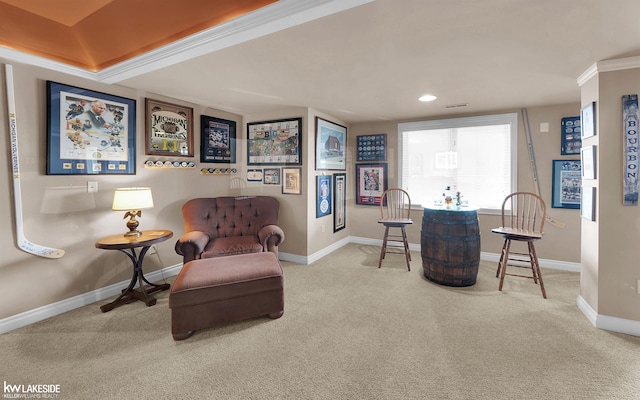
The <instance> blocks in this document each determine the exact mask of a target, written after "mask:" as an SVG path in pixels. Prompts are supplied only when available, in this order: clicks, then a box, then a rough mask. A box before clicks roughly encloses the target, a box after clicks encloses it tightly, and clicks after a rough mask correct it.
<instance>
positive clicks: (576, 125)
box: [560, 117, 582, 156]
mask: <svg viewBox="0 0 640 400" xmlns="http://www.w3.org/2000/svg"><path fill="white" fill-rule="evenodd" d="M560 128H561V130H562V133H561V135H562V136H561V141H562V145H561V147H560V154H562V155H563V156H564V155H571V154H580V148H581V147H582V126H581V125H580V117H565V118H562V120H561V122H560Z"/></svg>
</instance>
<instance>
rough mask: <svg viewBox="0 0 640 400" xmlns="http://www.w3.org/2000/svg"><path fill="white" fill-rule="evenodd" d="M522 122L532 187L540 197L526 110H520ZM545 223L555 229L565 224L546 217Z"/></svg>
mask: <svg viewBox="0 0 640 400" xmlns="http://www.w3.org/2000/svg"><path fill="white" fill-rule="evenodd" d="M522 122H523V123H524V134H525V136H526V138H527V147H528V148H529V163H530V164H531V173H532V174H533V184H534V185H533V186H534V188H535V191H536V194H537V195H538V196H540V181H538V167H536V155H535V153H534V152H533V138H532V137H531V127H530V126H529V113H528V112H527V109H526V108H523V109H522ZM544 220H545V221H546V222H548V223H550V224H551V225H553V226H555V227H556V228H561V229H562V228H564V226H565V224H564V222H562V221H558V220H557V219H555V218H553V217H550V216H549V215H547V217H546V218H545V219H544Z"/></svg>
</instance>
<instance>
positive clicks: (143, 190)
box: [111, 187, 153, 211]
mask: <svg viewBox="0 0 640 400" xmlns="http://www.w3.org/2000/svg"><path fill="white" fill-rule="evenodd" d="M151 207H153V196H152V195H151V189H150V188H148V187H139V188H138V187H134V188H120V189H116V191H115V193H114V195H113V205H112V206H111V209H112V210H114V211H132V210H141V209H143V208H151Z"/></svg>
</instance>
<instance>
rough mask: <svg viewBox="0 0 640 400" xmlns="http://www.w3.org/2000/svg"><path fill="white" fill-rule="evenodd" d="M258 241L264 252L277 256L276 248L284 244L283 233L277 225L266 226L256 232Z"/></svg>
mask: <svg viewBox="0 0 640 400" xmlns="http://www.w3.org/2000/svg"><path fill="white" fill-rule="evenodd" d="M258 239H260V244H262V247H263V248H264V250H265V251H270V252H272V253H274V254H275V255H276V257H277V256H278V246H279V245H280V243H282V242H284V231H283V230H282V228H280V227H279V226H278V225H266V226H263V227H262V229H260V230H259V231H258Z"/></svg>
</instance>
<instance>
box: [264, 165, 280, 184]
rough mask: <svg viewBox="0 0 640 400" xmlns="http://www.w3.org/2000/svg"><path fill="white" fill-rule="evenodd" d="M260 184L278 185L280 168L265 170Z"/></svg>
mask: <svg viewBox="0 0 640 400" xmlns="http://www.w3.org/2000/svg"><path fill="white" fill-rule="evenodd" d="M262 183H264V184H265V185H279V184H280V168H265V169H264V173H263V181H262Z"/></svg>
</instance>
